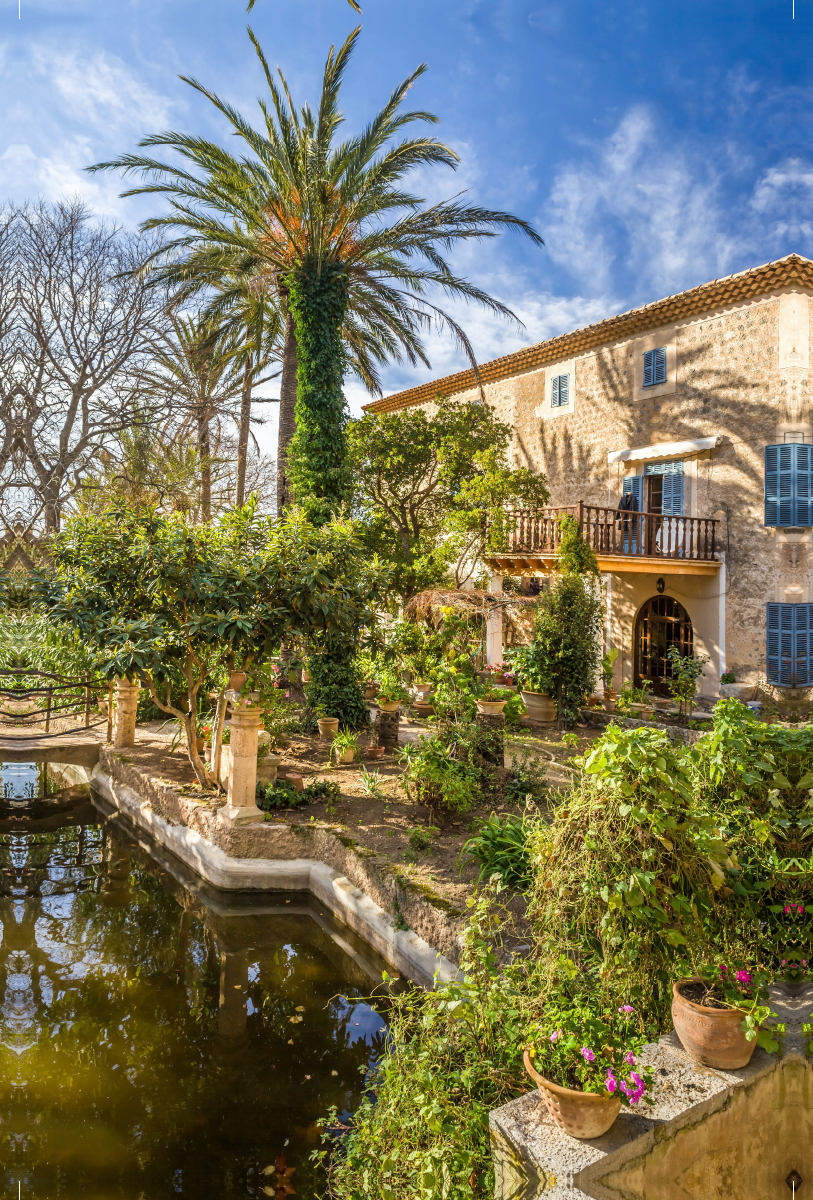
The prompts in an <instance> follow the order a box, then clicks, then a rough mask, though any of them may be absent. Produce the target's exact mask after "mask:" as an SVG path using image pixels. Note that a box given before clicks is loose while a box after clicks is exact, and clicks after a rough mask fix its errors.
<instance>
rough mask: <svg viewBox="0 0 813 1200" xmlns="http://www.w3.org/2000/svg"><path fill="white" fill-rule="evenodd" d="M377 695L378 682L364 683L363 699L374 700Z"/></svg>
mask: <svg viewBox="0 0 813 1200" xmlns="http://www.w3.org/2000/svg"><path fill="white" fill-rule="evenodd" d="M377 695H378V684H377V683H368V684H366V685H365V688H364V699H365V700H375V698H376V696H377Z"/></svg>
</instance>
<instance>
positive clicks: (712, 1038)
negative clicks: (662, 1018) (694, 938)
mask: <svg viewBox="0 0 813 1200" xmlns="http://www.w3.org/2000/svg"><path fill="white" fill-rule="evenodd" d="M701 982H703V981H702V980H700V979H679V980H678V982H677V983H673V984H672V1020H673V1021H674V1023H675V1033H676V1034H677V1035H678V1037H679V1038H680V1042H681V1045H682V1046H683V1049H684V1050H685V1051H686V1053H687V1054H688V1055H689V1057H690V1058H693V1059H694V1060H695V1062H699V1063H702V1064H703V1065H704V1066H705V1067H716V1068H717V1070H719V1071H736V1070H738V1069H739V1068H740V1067H747V1066H748V1064H749V1062H750V1061H751V1055H752V1054H753V1053H754V1050H755V1048H756V1044H757V1043H756V1039H754V1041H752V1042H749V1041H748V1040H747V1039H746V1036H745V1034H744V1033H743V1031H742V1030H741V1029H740V1023H741V1021H742V1017H743V1014H742V1013H741V1012H740V1010H739V1009H737V1008H704V1007H703V1005H702V1004H695V1003H693V1001H691V1000H687V999H686V997H685V996H684V995H683V994H682V992H681V988H683V987H684V986H685V984H687V983H701Z"/></svg>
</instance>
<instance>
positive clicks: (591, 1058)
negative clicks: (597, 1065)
mask: <svg viewBox="0 0 813 1200" xmlns="http://www.w3.org/2000/svg"><path fill="white" fill-rule="evenodd" d="M582 1056H583V1057H584V1058H585V1059H586V1060H587V1062H589V1063H591V1062H595V1061H596V1056H595V1054H594V1053H593V1051H592V1050H590V1049H589V1048H588V1047H587V1046H582Z"/></svg>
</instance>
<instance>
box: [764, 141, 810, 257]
mask: <svg viewBox="0 0 813 1200" xmlns="http://www.w3.org/2000/svg"><path fill="white" fill-rule="evenodd" d="M811 204H813V165H811V163H809V162H805V161H804V159H801V158H786V159H784V160H783V161H782V162H781V163H777V165H776V166H773V167H770V168H769V169H768V170H767V171H765V172H763V174H762V175H761V176H760V178H759V179H758V180H757V182H756V184H755V186H754V191H753V195H752V197H751V209H752V210H753V212H754V213H756V214H758V215H759V216H760V217H762V218H763V219H764V220H767V221H768V222H769V224H768V226H767V230H766V232H768V233H769V235H770V236H771V237H772V238H775V239H780V238H781V239H783V240H785V241H787V240H788V239H796V240H797V241H799V242H800V243H802V244H804V246H805V247H810V246H811V244H812V243H813V223H811V220H810V217H809V216H808V214H809V213H810V210H811Z"/></svg>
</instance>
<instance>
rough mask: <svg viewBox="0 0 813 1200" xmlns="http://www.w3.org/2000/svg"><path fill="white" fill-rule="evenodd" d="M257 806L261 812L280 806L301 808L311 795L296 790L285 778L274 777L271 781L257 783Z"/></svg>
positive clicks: (271, 810)
mask: <svg viewBox="0 0 813 1200" xmlns="http://www.w3.org/2000/svg"><path fill="white" fill-rule="evenodd" d="M256 797H257V807H258V808H261V809H262V810H263V812H276V811H277V810H278V809H281V808H302V806H303V805H304V804H309V803H310V799H311V797H309V796H307V795H306V794H305V792H304V791H302V792H298V791H297V790H296V788H295V787H294V785H293V784H292V783H290V782H289V781H288V780H287V779H275V780H274V782H273V783H263V782H262V781H259V782H258V783H257V791H256Z"/></svg>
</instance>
